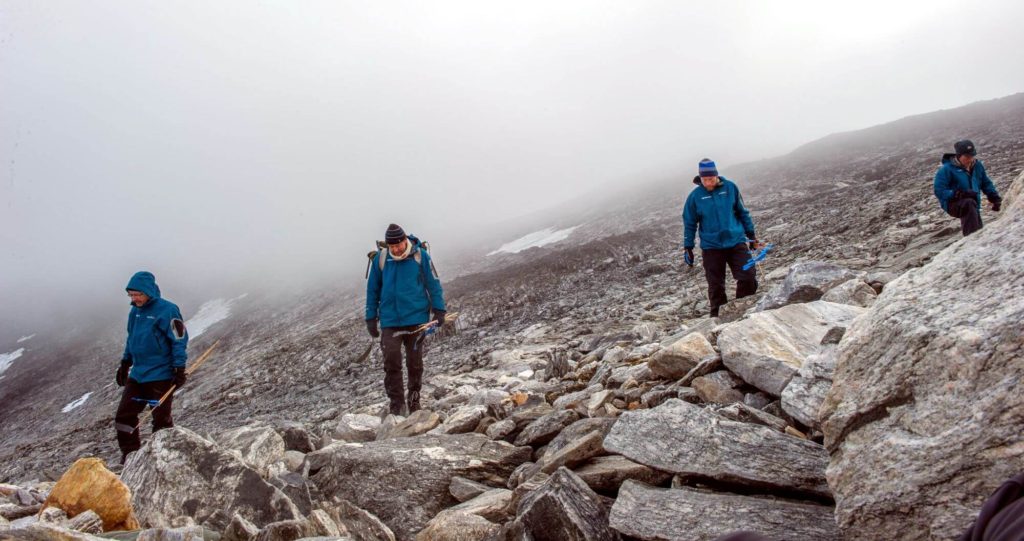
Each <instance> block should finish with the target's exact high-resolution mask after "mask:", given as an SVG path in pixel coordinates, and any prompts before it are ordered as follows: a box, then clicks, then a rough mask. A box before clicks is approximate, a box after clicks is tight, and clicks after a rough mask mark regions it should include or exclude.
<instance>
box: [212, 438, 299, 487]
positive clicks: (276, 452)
mask: <svg viewBox="0 0 1024 541" xmlns="http://www.w3.org/2000/svg"><path fill="white" fill-rule="evenodd" d="M214 440H215V441H216V442H217V444H218V445H220V446H221V447H223V448H224V449H228V450H231V451H236V452H238V453H239V457H240V458H241V459H242V461H243V462H245V463H246V464H248V465H249V466H251V467H252V468H254V469H256V470H257V471H259V472H260V473H261V474H262V475H263V476H270V475H272V474H273V473H274V472H273V471H272V470H273V468H272V465H273V464H274V463H275V462H277V461H280V460H283V459H284V452H285V445H284V438H282V437H281V435H280V434H278V433H277V431H276V430H274V429H273V428H271V427H269V426H255V425H253V426H240V427H238V428H233V429H231V430H228V431H225V432H222V433H220V434H218V435H216V436H214ZM278 469H283V468H278Z"/></svg>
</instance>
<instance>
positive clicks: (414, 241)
mask: <svg viewBox="0 0 1024 541" xmlns="http://www.w3.org/2000/svg"><path fill="white" fill-rule="evenodd" d="M406 238H408V239H409V242H411V243H412V248H413V249H414V250H415V249H417V248H419V247H420V245H422V244H423V241H421V240H420V239H419V238H417V237H416V235H406Z"/></svg>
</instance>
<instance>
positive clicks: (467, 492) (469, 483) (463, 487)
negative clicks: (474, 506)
mask: <svg viewBox="0 0 1024 541" xmlns="http://www.w3.org/2000/svg"><path fill="white" fill-rule="evenodd" d="M492 488H494V487H490V486H487V485H485V484H483V483H478V482H476V481H474V480H472V479H466V478H465V477H459V476H455V477H452V481H451V483H449V484H448V492H449V493H450V494H451V495H452V496H454V497H455V499H456V500H459V501H460V502H464V501H466V500H472V499H473V498H475V497H477V496H479V495H481V494H483V493H484V492H487V491H488V490H491V489H492Z"/></svg>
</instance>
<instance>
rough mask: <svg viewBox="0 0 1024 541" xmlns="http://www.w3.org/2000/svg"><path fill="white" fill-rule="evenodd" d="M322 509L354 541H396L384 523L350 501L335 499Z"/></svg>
mask: <svg viewBox="0 0 1024 541" xmlns="http://www.w3.org/2000/svg"><path fill="white" fill-rule="evenodd" d="M322 507H323V510H324V511H326V512H327V515H328V516H329V517H331V520H333V521H334V523H335V524H337V525H338V528H339V529H343V530H345V532H346V535H348V536H349V537H350V538H351V539H352V540H353V541H395V534H394V533H393V532H392V531H391V528H388V526H387V525H386V524H384V522H383V521H381V520H380V519H379V518H377V516H376V515H374V514H373V513H371V512H369V511H367V510H365V509H361V508H359V507H357V506H356V505H355V504H353V503H352V502H350V501H348V500H345V499H340V498H335V499H334V500H333V501H331V502H329V503H325V504H323V506H322Z"/></svg>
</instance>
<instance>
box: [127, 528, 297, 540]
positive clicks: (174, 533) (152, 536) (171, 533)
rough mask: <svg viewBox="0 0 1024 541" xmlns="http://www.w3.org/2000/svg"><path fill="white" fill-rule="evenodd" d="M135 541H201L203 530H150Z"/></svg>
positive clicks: (143, 532)
mask: <svg viewBox="0 0 1024 541" xmlns="http://www.w3.org/2000/svg"><path fill="white" fill-rule="evenodd" d="M135 541H203V528H202V526H183V527H181V528H152V529H149V530H142V531H141V532H139V536H138V537H136V538H135ZM282 541H284V540H282Z"/></svg>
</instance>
